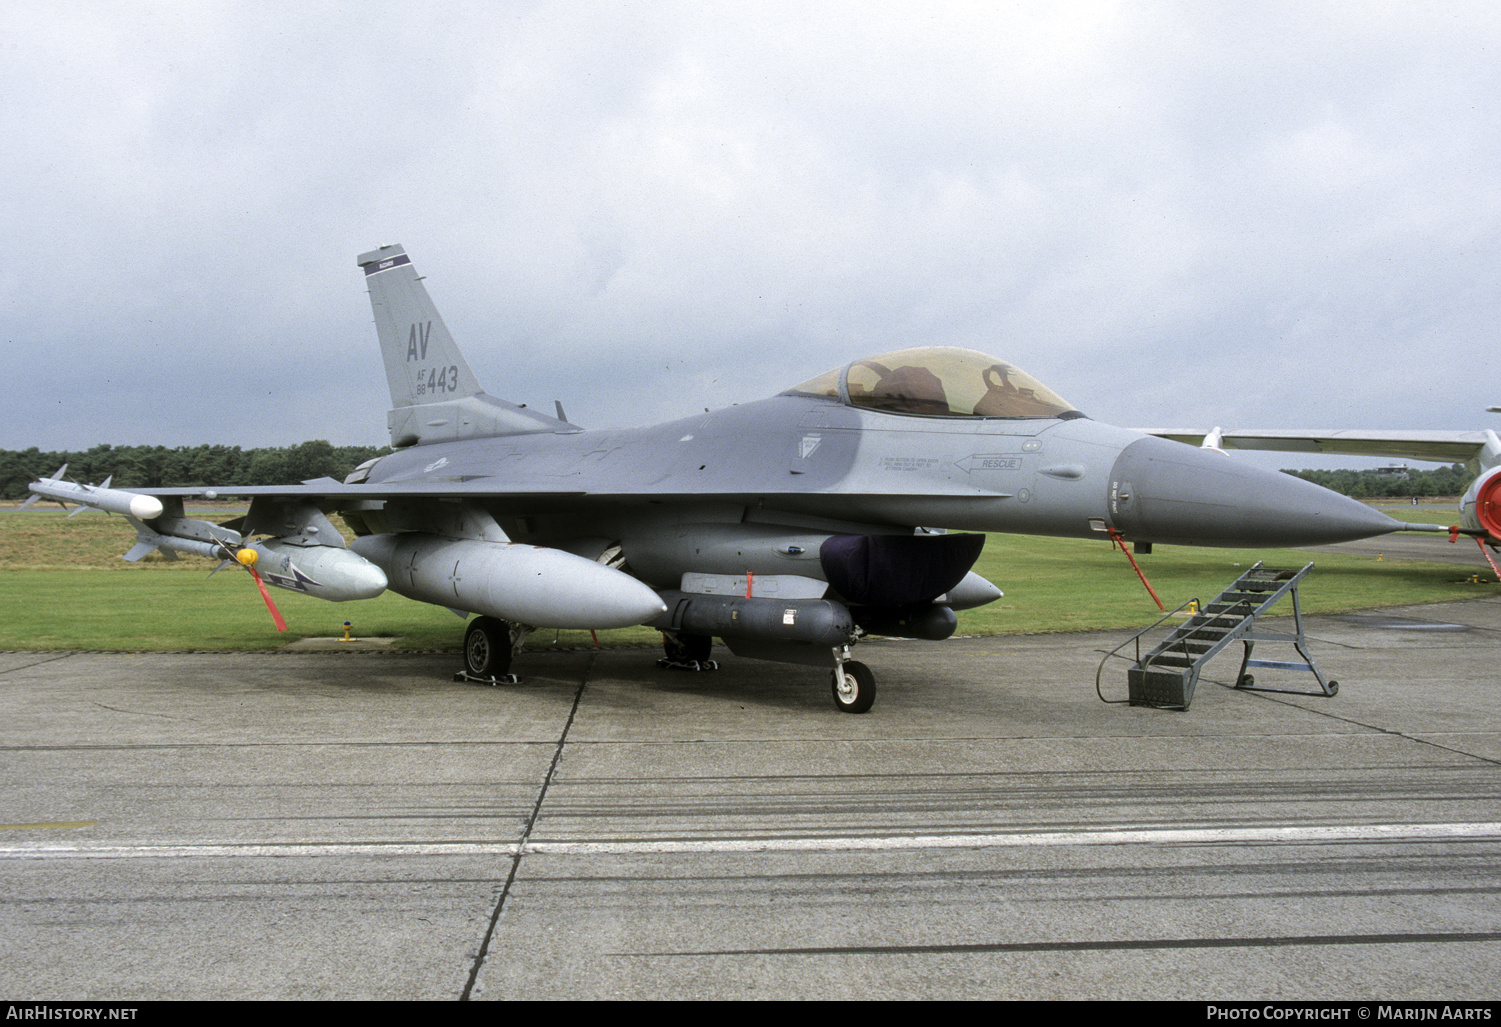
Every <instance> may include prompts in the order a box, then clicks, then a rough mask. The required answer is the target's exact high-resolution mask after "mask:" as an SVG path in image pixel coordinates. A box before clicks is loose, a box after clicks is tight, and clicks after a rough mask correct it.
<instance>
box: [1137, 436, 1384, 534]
mask: <svg viewBox="0 0 1501 1027" xmlns="http://www.w3.org/2000/svg"><path fill="white" fill-rule="evenodd" d="M1109 488H1110V492H1109V495H1108V496H1107V503H1108V504H1109V505H1108V509H1109V511H1110V516H1111V520H1112V521H1113V522H1114V524H1115V526H1116V527H1117V528H1119V529H1120V530H1121V531H1122V532H1123V533H1124V534H1125V536H1126V537H1127V538H1129V539H1133V540H1138V541H1142V542H1166V543H1177V544H1180V545H1195V546H1307V545H1327V544H1329V543H1332V542H1348V541H1350V540H1352V539H1358V538H1369V537H1371V536H1372V535H1384V534H1386V533H1387V532H1390V531H1396V530H1398V529H1399V528H1402V527H1405V525H1403V524H1402V522H1401V521H1396V520H1393V519H1392V518H1390V517H1388V516H1386V514H1383V513H1379V512H1377V511H1376V510H1373V509H1371V508H1370V507H1368V506H1366V505H1365V504H1364V503H1358V502H1356V501H1355V500H1353V499H1350V498H1348V497H1346V496H1342V495H1340V494H1339V493H1337V492H1331V491H1329V490H1328V489H1326V488H1322V487H1320V486H1318V485H1315V484H1313V483H1312V482H1307V481H1304V480H1302V479H1301V478H1294V477H1293V476H1292V475H1290V474H1283V473H1281V472H1280V471H1267V470H1263V469H1262V468H1260V467H1255V466H1253V465H1251V464H1249V463H1247V462H1246V461H1244V460H1240V459H1237V458H1236V457H1235V456H1233V455H1231V454H1227V453H1221V452H1218V451H1216V450H1212V449H1199V448H1196V447H1194V446H1185V445H1183V444H1182V443H1181V442H1171V441H1169V440H1167V439H1159V438H1144V439H1138V440H1137V441H1135V442H1133V443H1131V444H1130V445H1129V446H1127V447H1126V448H1125V449H1124V450H1122V451H1121V455H1120V456H1119V457H1118V458H1117V459H1116V461H1115V466H1114V468H1113V469H1112V470H1111V472H1110V485H1109Z"/></svg>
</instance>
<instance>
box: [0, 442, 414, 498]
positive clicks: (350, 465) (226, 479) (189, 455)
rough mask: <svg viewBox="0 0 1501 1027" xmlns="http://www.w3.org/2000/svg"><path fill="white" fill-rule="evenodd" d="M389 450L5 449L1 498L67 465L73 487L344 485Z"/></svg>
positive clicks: (19, 493) (315, 445)
mask: <svg viewBox="0 0 1501 1027" xmlns="http://www.w3.org/2000/svg"><path fill="white" fill-rule="evenodd" d="M389 452H391V447H390V446H382V447H380V448H376V447H375V446H334V445H331V444H329V443H327V442H324V441H323V440H322V439H317V440H314V441H311V442H302V443H299V444H297V445H295V446H282V447H278V448H266V449H241V448H240V447H239V446H177V447H176V448H172V449H169V448H168V447H166V446H110V445H99V446H95V447H94V448H92V449H88V450H83V451H80V452H45V451H43V450H39V449H36V448H35V447H33V448H31V449H23V450H9V449H6V450H0V499H22V498H25V497H26V496H28V495H30V493H29V492H28V491H27V490H26V485H27V483H28V482H32V481H36V480H37V478H38V477H39V476H41V475H45V474H51V473H52V472H54V471H56V470H57V469H58V467H59V466H61V465H62V464H67V465H68V473H67V477H68V478H69V479H71V480H72V481H77V482H83V483H85V484H90V485H98V484H99V483H101V482H103V481H104V479H105V478H108V477H110V476H111V475H113V476H114V481H113V482H111V487H113V488H124V489H143V488H192V487H195V486H207V487H224V488H232V487H234V486H237V485H295V484H297V483H298V482H302V481H307V480H309V479H311V478H333V479H334V480H336V481H343V480H344V478H345V477H346V476H347V475H348V474H349V472H350V471H352V470H354V469H355V468H356V467H358V466H359V465H360V464H362V463H364V462H365V461H366V460H369V459H370V458H372V457H377V456H384V455H385V454H387V453H389Z"/></svg>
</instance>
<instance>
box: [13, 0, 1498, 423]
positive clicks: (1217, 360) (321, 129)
mask: <svg viewBox="0 0 1501 1027" xmlns="http://www.w3.org/2000/svg"><path fill="white" fill-rule="evenodd" d="M1498 28H1501V26H1498V19H1497V17H1496V16H1495V15H1493V14H1492V13H1491V9H1490V8H1489V7H1488V6H1485V5H1479V4H1475V5H1464V4H1456V5H1445V6H1444V7H1442V8H1438V9H1433V8H1429V7H1425V6H1421V5H1408V4H1396V3H1393V4H1377V5H1372V6H1371V7H1369V8H1366V7H1363V8H1362V16H1361V18H1359V19H1352V18H1350V17H1348V8H1346V7H1343V6H1342V5H1335V4H1267V5H1257V6H1256V7H1255V8H1254V9H1249V8H1248V9H1245V10H1244V11H1243V10H1242V9H1239V8H1228V9H1226V8H1221V7H1216V6H1207V7H1206V6H1204V5H1198V4H1149V5H1140V4H1116V3H1079V4H1062V5H1043V6H1038V5H1029V4H1019V5H1004V4H999V5H998V4H989V3H987V4H974V5H964V4H945V5H939V6H937V7H934V6H932V5H919V4H829V5H817V6H815V7H813V8H811V9H808V8H806V6H801V5H791V4H777V3H765V4H754V3H747V4H735V5H727V4H717V5H695V4H639V5H632V4H572V3H570V4H549V3H535V4H504V5H497V4H480V3H475V4H468V3H449V4H438V5H434V6H432V7H430V8H428V9H424V10H422V11H417V10H415V9H412V8H410V7H409V6H405V5H398V4H360V5H353V4H344V3H323V4H311V5H308V4H299V5H291V4H285V5H283V4H234V3H220V4H167V3H162V4H148V5H137V6H132V7H130V8H118V9H117V8H115V7H113V6H108V5H89V4H73V5H66V4H63V5H57V4H26V3H20V4H10V5H7V6H6V8H5V10H4V12H3V13H0V39H3V40H4V42H3V43H0V47H3V53H4V56H5V60H4V61H0V91H3V95H4V96H5V99H4V100H3V101H0V131H4V132H5V135H6V138H7V139H8V140H11V141H12V142H11V143H10V144H9V145H8V148H7V150H8V152H7V161H6V162H5V165H4V166H3V167H0V205H3V206H0V210H3V211H4V216H5V221H6V223H7V225H8V226H9V227H10V228H11V232H10V233H9V234H10V240H11V243H12V252H11V260H10V261H9V262H8V266H7V270H6V272H5V274H4V276H3V278H0V330H3V335H0V339H3V340H4V342H5V344H6V348H7V353H8V354H9V359H8V360H7V362H6V365H7V371H8V372H9V377H10V380H11V381H12V383H13V388H12V390H11V392H12V394H13V400H12V401H11V402H8V403H7V404H6V405H5V410H4V412H3V413H0V445H3V446H6V447H19V446H25V445H33V444H35V445H40V446H43V447H44V448H54V447H64V446H79V445H89V444H93V443H95V442H100V441H110V442H117V443H136V442H161V443H166V444H194V443H198V442H204V441H211V442H239V443H242V444H247V445H249V444H273V443H288V442H295V441H300V440H302V439H305V438H310V437H325V438H329V439H331V440H332V441H335V442H341V443H342V442H369V443H378V442H381V441H383V438H384V416H383V411H384V409H385V404H386V395H385V386H384V382H383V381H382V380H381V377H380V369H379V361H378V360H377V359H376V355H375V347H374V333H373V331H372V330H371V325H370V323H369V322H370V319H369V311H368V304H367V302H366V299H365V297H364V295H363V287H362V285H361V282H360V278H359V274H358V271H357V270H356V268H355V267H354V261H353V257H354V255H355V254H356V253H359V252H362V251H364V250H366V249H369V248H371V247H373V246H375V245H378V244H381V243H386V242H397V241H400V242H402V243H404V244H405V245H406V246H407V249H408V251H409V252H411V253H412V255H413V257H414V260H415V261H416V263H417V265H418V267H419V269H420V270H421V272H422V273H423V274H425V275H427V276H428V279H427V285H428V287H429V289H430V290H431V291H432V293H433V295H434V298H435V299H436V300H437V302H438V304H439V307H440V309H442V310H443V311H444V314H445V317H446V319H447V321H448V323H449V326H450V328H451V329H452V330H453V331H454V333H455V335H456V337H457V338H458V339H459V340H460V343H461V345H463V346H464V348H465V350H466V353H467V354H468V356H469V359H470V362H471V364H473V366H474V367H475V369H476V371H477V372H478V373H479V375H480V377H481V380H482V381H484V382H485V383H486V384H487V386H488V387H489V388H490V389H491V391H493V392H495V393H497V394H500V395H504V396H506V397H507V398H511V399H514V400H516V401H518V402H527V403H531V404H533V405H538V404H541V405H546V404H547V401H548V400H551V399H554V398H559V399H562V400H563V401H564V404H565V406H566V407H567V409H568V412H569V414H570V416H571V417H573V419H575V420H576V421H579V422H581V423H585V424H591V425H607V424H629V423H644V422H647V421H652V420H660V419H665V418H668V417H673V416H681V415H684V414H687V413H690V412H693V411H695V410H699V409H702V408H703V407H704V406H711V407H712V406H719V405H723V404H726V403H730V402H741V401H745V400H749V399H754V398H758V397H760V396H762V395H765V394H767V393H770V392H775V391H778V390H779V389H781V388H783V387H786V386H787V385H790V384H793V383H795V382H797V381H800V380H802V379H804V378H806V377H809V376H811V375H812V374H815V373H817V372H819V371H822V370H824V369H826V368H828V367H831V366H834V365H836V364H839V363H842V362H844V361H846V360H849V359H852V358H854V357H856V356H859V355H863V354H869V353H873V352H878V351H881V350H884V349H892V348H897V347H902V346H908V345H914V344H922V343H928V342H932V343H954V344H962V345H970V346H974V347H976V348H981V349H986V350H990V351H993V352H996V353H998V354H1001V355H1003V356H1005V357H1007V358H1008V359H1011V360H1014V361H1015V362H1016V363H1018V364H1020V365H1021V366H1023V367H1025V368H1027V369H1028V370H1029V371H1031V372H1032V373H1034V374H1035V375H1037V376H1038V377H1040V378H1042V379H1043V380H1044V381H1046V382H1048V383H1049V384H1050V385H1052V386H1053V387H1054V388H1055V389H1056V390H1057V391H1058V392H1060V393H1061V394H1063V395H1065V396H1067V397H1068V398H1069V399H1070V400H1071V401H1072V402H1074V403H1076V404H1078V405H1079V406H1080V407H1081V408H1083V409H1084V410H1086V411H1087V412H1089V413H1090V414H1091V415H1093V416H1096V417H1100V418H1101V419H1105V420H1111V421H1115V422H1117V423H1127V424H1167V423H1176V424H1187V425H1192V424H1203V425H1212V424H1225V425H1226V426H1227V427H1228V426H1241V427H1253V426H1263V427H1274V426H1279V425H1308V424H1310V422H1314V423H1318V424H1327V425H1330V426H1335V425H1338V426H1349V427H1356V426H1360V427H1391V428H1401V427H1411V428H1423V427H1454V428H1464V427H1475V426H1477V425H1483V424H1484V423H1485V421H1484V420H1483V419H1484V418H1485V417H1486V415H1485V414H1483V413H1482V412H1481V411H1482V410H1483V408H1484V406H1486V405H1488V404H1491V403H1495V402H1497V401H1498V397H1497V396H1496V394H1495V381H1496V377H1497V366H1496V359H1495V356H1494V352H1495V348H1496V344H1495V335H1494V329H1492V328H1491V325H1493V324H1495V323H1496V321H1497V314H1498V311H1497V302H1498V301H1497V299H1496V298H1495V294H1496V291H1497V290H1496V289H1495V282H1496V280H1497V271H1498V266H1497V264H1498V259H1501V258H1498V256H1497V254H1498V252H1501V249H1498V247H1497V245H1496V243H1497V236H1498V205H1501V199H1498V198H1501V189H1498V188H1497V185H1498V183H1497V176H1498V174H1501V172H1498V170H1497V169H1498V168H1501V160H1498V158H1501V140H1498V132H1501V129H1498V127H1497V125H1498V122H1497V119H1496V118H1495V116H1494V99H1493V98H1494V97H1495V96H1496V95H1501V82H1498V81H1497V78H1498V74H1501V73H1498V70H1497V65H1496V62H1495V60H1494V54H1495V53H1496V47H1497V44H1498V42H1501V31H1498Z"/></svg>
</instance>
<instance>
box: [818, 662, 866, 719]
mask: <svg viewBox="0 0 1501 1027" xmlns="http://www.w3.org/2000/svg"><path fill="white" fill-rule="evenodd" d="M829 677H830V679H831V680H832V681H833V684H834V706H835V707H836V708H838V710H839V712H840V713H864V712H865V711H867V710H869V709H870V706H871V703H873V702H875V701H876V676H875V674H873V673H871V669H870V668H869V667H867V666H866V665H865V664H863V663H861V662H859V661H858V660H846V661H845V663H844V673H843V674H842V675H841V674H840V673H839V668H838V667H835V668H834V670H833V672H832V673H831V674H830V675H829ZM841 679H842V680H841Z"/></svg>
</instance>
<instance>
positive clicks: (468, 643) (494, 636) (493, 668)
mask: <svg viewBox="0 0 1501 1027" xmlns="http://www.w3.org/2000/svg"><path fill="white" fill-rule="evenodd" d="M464 669H465V670H467V671H468V672H469V673H470V674H472V675H473V676H475V677H477V678H498V677H503V676H504V675H506V674H509V673H510V671H511V628H510V625H508V624H507V623H506V622H505V621H503V620H497V619H496V618H494V617H476V618H475V619H474V620H472V621H470V622H469V626H468V627H467V628H465V629H464Z"/></svg>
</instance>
